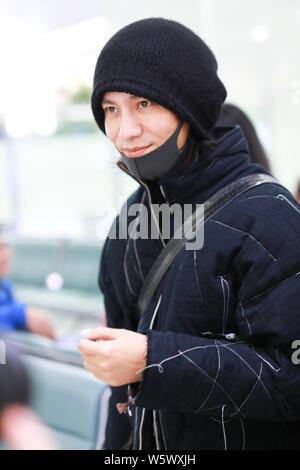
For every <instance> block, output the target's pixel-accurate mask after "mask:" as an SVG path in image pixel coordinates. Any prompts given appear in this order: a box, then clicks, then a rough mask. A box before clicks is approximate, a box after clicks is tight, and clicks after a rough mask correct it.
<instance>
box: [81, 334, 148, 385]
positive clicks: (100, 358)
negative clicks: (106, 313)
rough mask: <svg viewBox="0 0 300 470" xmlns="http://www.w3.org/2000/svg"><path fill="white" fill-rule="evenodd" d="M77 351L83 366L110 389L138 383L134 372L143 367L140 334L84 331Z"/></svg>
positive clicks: (144, 342) (144, 341)
mask: <svg viewBox="0 0 300 470" xmlns="http://www.w3.org/2000/svg"><path fill="white" fill-rule="evenodd" d="M78 349H79V351H80V353H81V355H82V358H83V361H84V367H85V368H86V369H88V370H89V371H90V372H92V373H93V374H94V375H95V377H97V378H98V379H100V380H103V381H104V382H106V383H108V384H110V385H112V386H114V387H117V386H120V385H125V384H129V383H133V382H138V381H139V380H140V379H141V375H140V374H138V372H139V371H140V370H141V369H143V368H144V367H146V356H147V338H146V336H145V335H143V334H141V333H135V332H133V331H129V330H124V329H117V328H106V327H100V328H95V329H94V330H84V331H83V332H82V339H81V340H80V341H79V344H78Z"/></svg>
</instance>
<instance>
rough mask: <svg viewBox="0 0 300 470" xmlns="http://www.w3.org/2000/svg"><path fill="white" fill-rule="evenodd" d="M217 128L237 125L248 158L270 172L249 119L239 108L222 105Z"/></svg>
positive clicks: (268, 164)
mask: <svg viewBox="0 0 300 470" xmlns="http://www.w3.org/2000/svg"><path fill="white" fill-rule="evenodd" d="M217 125H218V126H235V125H239V126H240V127H241V129H242V131H243V132H244V134H245V137H246V139H247V142H248V146H249V153H250V158H251V161H252V162H253V163H259V164H260V165H261V166H263V167H264V168H265V169H266V170H267V171H271V165H270V162H269V159H268V157H267V154H266V152H265V150H264V148H263V145H262V143H261V141H260V140H259V138H258V135H257V133H256V130H255V127H254V125H253V123H252V122H251V121H250V119H249V117H248V116H247V115H246V114H245V113H244V111H242V110H241V109H240V108H238V107H237V106H235V105H233V104H228V103H226V104H224V105H223V106H222V109H221V113H220V116H219V119H218V122H217Z"/></svg>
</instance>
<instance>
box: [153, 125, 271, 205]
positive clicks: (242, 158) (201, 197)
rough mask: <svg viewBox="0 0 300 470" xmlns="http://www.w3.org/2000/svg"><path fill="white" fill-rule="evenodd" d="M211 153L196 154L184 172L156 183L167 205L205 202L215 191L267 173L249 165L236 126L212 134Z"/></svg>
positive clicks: (218, 129) (243, 139)
mask: <svg viewBox="0 0 300 470" xmlns="http://www.w3.org/2000/svg"><path fill="white" fill-rule="evenodd" d="M214 139H215V141H216V144H215V147H214V149H213V150H211V151H209V152H207V153H206V154H199V153H197V152H196V154H195V158H193V160H192V162H191V163H190V164H189V165H188V166H187V167H186V168H185V169H182V168H181V169H180V170H178V171H177V172H176V173H175V174H172V175H171V176H166V177H164V178H162V179H161V180H159V181H158V184H159V185H160V186H161V187H162V188H163V190H164V192H165V194H166V197H167V199H168V202H169V203H170V204H173V203H175V202H179V203H189V202H192V201H193V202H195V201H196V199H197V202H198V203H203V202H205V201H206V200H207V199H208V198H210V197H211V196H212V195H213V194H214V193H215V192H216V191H218V190H219V189H221V188H223V187H224V186H226V185H227V184H229V183H231V182H233V181H235V180H236V179H238V178H241V177H243V176H246V175H248V174H252V173H258V172H260V173H267V172H266V171H265V170H263V169H262V167H260V165H254V164H253V163H252V162H251V161H250V157H249V149H248V144H247V141H246V138H245V136H244V134H243V132H242V130H241V128H240V127H239V126H235V127H220V128H215V130H214Z"/></svg>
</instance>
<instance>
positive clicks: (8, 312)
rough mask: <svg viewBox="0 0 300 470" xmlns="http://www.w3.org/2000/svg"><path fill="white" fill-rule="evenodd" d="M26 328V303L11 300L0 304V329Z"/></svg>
mask: <svg viewBox="0 0 300 470" xmlns="http://www.w3.org/2000/svg"><path fill="white" fill-rule="evenodd" d="M12 329H24V330H25V329H26V305H25V304H21V303H18V302H11V303H9V304H7V305H2V306H0V330H12Z"/></svg>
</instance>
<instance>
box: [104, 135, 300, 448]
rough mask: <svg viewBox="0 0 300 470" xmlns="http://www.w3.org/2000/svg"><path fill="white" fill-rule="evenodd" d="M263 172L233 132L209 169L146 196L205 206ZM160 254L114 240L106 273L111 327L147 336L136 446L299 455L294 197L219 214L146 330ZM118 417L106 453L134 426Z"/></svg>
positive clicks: (201, 166)
mask: <svg viewBox="0 0 300 470" xmlns="http://www.w3.org/2000/svg"><path fill="white" fill-rule="evenodd" d="M262 172H263V170H262V168H261V167H260V166H258V165H254V164H252V163H251V162H250V159H249V156H248V150H247V144H246V141H245V139H244V136H243V134H242V132H241V130H240V128H239V127H235V128H232V129H230V130H228V129H227V132H226V133H225V134H224V135H222V137H219V139H218V143H217V146H216V149H215V150H214V151H213V153H211V154H210V155H209V158H204V159H203V160H202V159H199V160H198V161H197V159H195V160H194V162H193V163H191V164H190V165H189V166H188V167H187V168H186V169H185V170H184V171H183V170H181V171H180V172H175V174H173V175H172V176H169V177H167V178H165V179H164V180H161V181H159V182H158V183H157V184H156V183H152V184H151V186H150V187H148V190H150V194H151V195H152V202H162V194H164V197H165V198H166V199H167V201H168V203H170V204H172V203H174V202H179V203H180V204H184V203H203V202H205V201H206V200H207V199H208V198H209V197H210V196H212V195H213V194H214V193H215V192H216V191H217V190H219V189H220V188H222V187H224V186H226V185H227V184H229V183H231V182H232V181H234V180H236V179H238V178H240V177H243V176H246V175H249V174H254V173H262ZM141 201H143V202H144V204H146V205H147V206H148V205H149V194H148V192H147V191H145V188H144V187H143V186H142V187H141V188H139V189H138V190H137V191H136V192H135V193H134V194H133V195H132V196H131V198H130V200H129V203H128V204H129V205H130V204H132V203H138V202H141ZM117 223H118V220H117ZM161 249H162V242H161V240H142V239H137V240H132V239H130V238H129V239H128V240H107V241H106V244H105V248H104V252H103V257H102V264H101V270H100V285H101V289H102V291H103V293H104V296H105V303H106V309H107V315H108V324H109V326H112V327H120V328H129V329H135V330H136V329H138V330H139V331H141V332H144V333H146V334H147V337H148V357H147V367H146V369H145V371H144V373H143V380H142V383H141V385H140V387H139V390H138V393H137V396H136V400H135V406H133V410H132V411H133V418H132V421H133V427H134V431H133V447H134V448H135V449H156V448H161V449H281V448H299V447H300V422H299V421H300V369H299V367H298V366H297V365H295V364H294V363H293V361H292V353H293V349H292V342H293V341H294V340H297V339H300V209H299V206H298V205H297V203H296V202H295V200H294V199H293V197H292V196H291V194H290V193H289V192H288V191H287V190H286V189H284V188H283V187H282V186H280V185H276V184H265V185H262V186H260V187H258V188H255V189H252V190H250V191H248V192H247V193H245V194H243V195H241V196H239V197H238V199H236V200H234V201H232V202H231V203H230V204H229V205H228V206H226V207H225V208H224V209H222V210H221V211H220V212H219V213H218V214H217V215H216V216H214V217H213V218H212V220H210V221H209V222H207V223H206V225H205V233H204V247H203V248H202V249H201V250H196V251H191V250H184V249H183V250H182V251H181V253H180V254H179V255H178V256H177V258H176V259H175V261H174V262H173V264H172V266H171V268H170V269H169V271H168V272H167V274H166V275H165V277H164V279H163V281H162V282H161V284H160V286H159V288H158V289H157V291H156V293H155V295H154V296H153V299H152V300H151V302H150V304H149V305H148V308H147V310H146V312H145V314H144V316H143V318H142V319H141V320H140V321H139V319H138V317H137V313H136V301H137V298H138V294H139V291H140V289H141V287H142V285H143V280H144V279H145V277H146V275H147V272H148V271H149V269H150V267H151V265H152V263H153V261H154V260H155V258H156V257H157V255H158V254H159V252H160V250H161ZM124 389H125V388H124V387H123V388H122V387H121V388H115V389H113V395H112V399H111V403H112V406H113V404H114V402H116V401H119V400H121V401H123V400H124V398H125V397H124ZM115 413H116V412H115V410H114V409H113V408H112V410H111V419H110V421H109V423H108V427H107V440H106V447H107V448H118V447H121V445H122V443H123V442H124V441H125V440H126V437H127V436H126V433H127V429H126V419H127V417H124V416H123V415H122V416H120V417H117V415H116V414H115ZM117 421H118V422H119V423H121V425H120V424H118V425H117V426H115V424H116V423H117ZM122 423H123V425H124V426H122ZM118 431H120V432H119V433H118Z"/></svg>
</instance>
